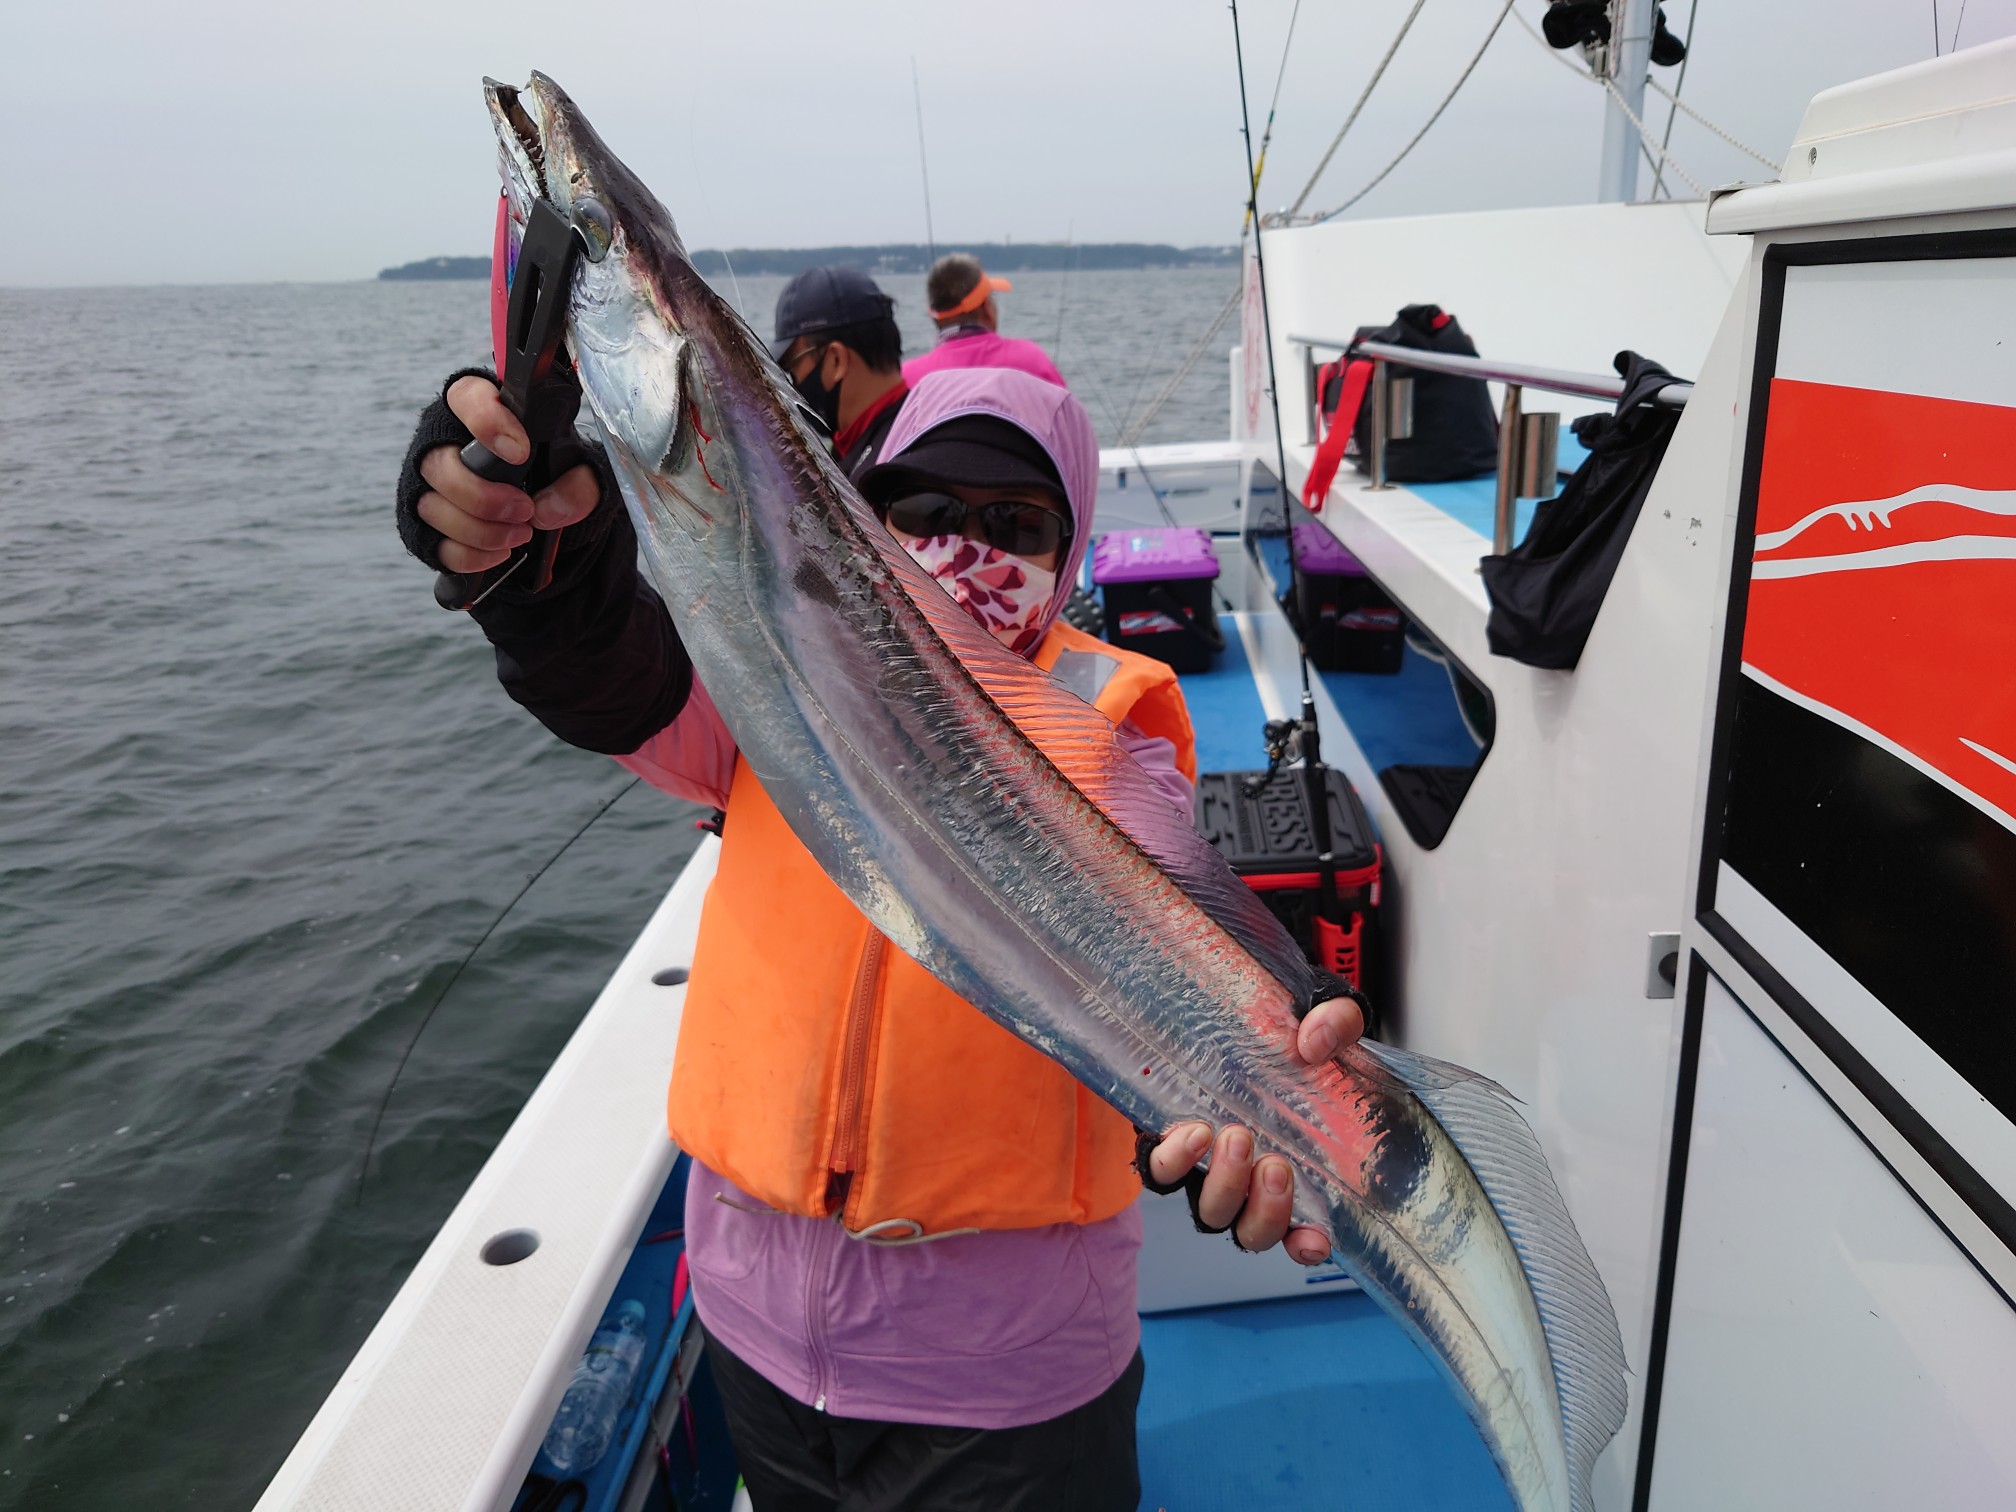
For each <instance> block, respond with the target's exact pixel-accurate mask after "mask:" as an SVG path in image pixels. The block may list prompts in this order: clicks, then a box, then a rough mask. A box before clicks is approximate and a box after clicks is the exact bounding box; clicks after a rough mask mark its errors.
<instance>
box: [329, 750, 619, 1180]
mask: <svg viewBox="0 0 2016 1512" xmlns="http://www.w3.org/2000/svg"><path fill="white" fill-rule="evenodd" d="M642 780H643V779H642V778H638V777H632V778H631V779H630V780H629V781H628V782H626V783H624V784H623V786H621V787H620V788H618V789H616V791H615V792H613V793H611V794H610V795H609V796H608V797H607V798H605V799H603V800H602V805H601V807H600V808H598V809H596V810H595V812H594V813H592V814H590V815H589V816H588V818H587V820H586V821H585V822H584V823H583V824H582V826H581V827H580V828H579V829H577V830H576V831H574V833H573V834H571V835H569V836H568V837H567V840H566V843H565V844H563V845H562V846H561V847H560V849H558V850H557V851H555V852H553V854H552V855H550V856H548V857H547V858H546V860H545V861H544V862H543V863H542V864H541V865H540V867H539V869H538V870H537V871H535V872H534V873H532V875H531V876H529V877H527V878H526V879H525V885H524V886H523V887H521V888H519V889H518V891H517V892H516V893H514V894H512V897H511V901H510V902H509V903H506V904H505V905H504V908H503V911H502V912H501V913H499V914H498V915H497V917H496V918H494V919H492V920H491V921H490V927H489V928H488V929H486V930H484V931H483V933H482V934H480V935H478V936H477V937H476V943H475V944H474V945H471V946H470V947H469V952H468V954H466V955H465V956H463V957H462V959H461V960H460V961H458V962H456V964H455V969H454V970H453V971H452V972H450V973H449V975H448V980H447V982H446V983H444V984H443V985H442V988H441V990H440V991H439V992H437V993H435V994H434V1001H433V1002H431V1003H429V1004H428V1005H427V1011H426V1012H425V1013H423V1014H421V1015H420V1022H419V1024H418V1025H416V1026H415V1027H414V1030H413V1037H412V1038H411V1039H409V1040H407V1041H406V1048H405V1050H404V1051H402V1052H401V1053H400V1056H399V1064H398V1065H396V1066H394V1067H393V1068H392V1079H391V1080H390V1081H388V1082H387V1083H385V1095H384V1096H383V1097H381V1098H379V1099H378V1112H377V1115H376V1116H375V1117H373V1118H372V1120H371V1133H370V1134H369V1136H368V1137H366V1139H365V1141H364V1159H363V1162H362V1163H361V1164H360V1165H359V1166H358V1167H357V1198H356V1203H355V1206H358V1207H362V1206H363V1205H364V1183H365V1181H366V1179H367V1178H368V1177H369V1176H370V1174H371V1151H372V1150H373V1149H375V1148H376V1147H377V1144H378V1129H379V1126H380V1125H381V1124H383V1123H384V1122H385V1110H386V1109H387V1108H389V1107H391V1106H392V1093H393V1090H394V1089H395V1088H397V1087H398V1085H399V1078H400V1077H401V1076H402V1075H403V1074H404V1073H405V1070H406V1062H407V1061H409V1060H411V1059H412V1058H413V1051H414V1048H415V1047H416V1046H417V1045H418V1044H419V1043H420V1036H421V1035H423V1034H425V1033H426V1032H427V1026H428V1025H429V1024H431V1023H432V1022H433V1021H434V1010H435V1009H437V1008H439V1007H440V1006H441V1005H442V1004H443V1003H444V1002H446V1001H447V1000H448V994H449V993H450V992H451V991H453V990H454V987H455V984H456V983H457V982H459V981H461V980H462V973H463V972H464V971H466V970H468V969H469V963H470V962H471V961H473V960H475V959H476V952H477V951H479V950H481V949H482V948H483V947H484V945H485V944H486V943H488V941H489V939H490V936H492V935H493V934H495V933H496V932H497V926H498V925H500V924H502V923H503V922H504V921H505V920H506V919H507V918H509V917H510V916H511V910H512V909H514V908H516V907H517V906H518V904H519V903H520V901H522V900H523V898H524V896H525V894H527V893H528V892H530V891H532V884H533V883H535V882H537V881H538V880H539V879H540V878H541V877H543V876H545V875H546V873H547V872H549V871H550V870H552V868H553V866H554V864H555V863H556V862H557V861H559V859H560V858H561V857H562V856H564V855H566V854H567V852H568V851H569V850H571V849H572V848H573V845H574V842H575V841H576V840H579V839H580V838H581V837H582V836H583V835H585V834H587V833H588V831H589V830H590V829H591V828H592V827H593V826H594V824H595V821H596V820H597V819H600V818H601V817H602V816H603V815H604V814H606V813H608V812H609V810H610V809H612V808H614V807H615V806H616V800H617V799H618V798H621V797H622V796H623V795H624V794H625V793H627V792H629V791H630V789H632V788H634V787H635V786H637V784H638V783H639V782H640V781H642Z"/></svg>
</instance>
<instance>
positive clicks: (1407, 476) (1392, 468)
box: [1320, 304, 1498, 483]
mask: <svg viewBox="0 0 2016 1512" xmlns="http://www.w3.org/2000/svg"><path fill="white" fill-rule="evenodd" d="M1352 339H1353V342H1354V343H1356V342H1360V341H1378V342H1383V343H1385V344H1386V345H1389V346H1404V347H1414V348H1417V349H1418V350H1421V351H1425V352H1452V353H1454V354H1456V355H1457V356H1460V357H1475V356H1476V355H1477V344H1476V343H1475V342H1474V341H1472V340H1471V339H1470V338H1469V337H1468V336H1467V335H1465V334H1464V331H1463V327H1462V325H1461V324H1459V323H1458V321H1457V319H1456V317H1455V316H1454V315H1450V314H1448V313H1446V312H1445V311H1444V310H1443V309H1442V308H1441V307H1440V306H1439V305H1432V304H1422V305H1409V306H1407V308H1406V309H1404V310H1402V311H1401V312H1400V314H1399V316H1398V317H1397V318H1396V319H1395V320H1394V322H1393V323H1392V324H1391V325H1388V326H1360V327H1359V328H1358V332H1357V335H1356V336H1354V337H1353V338H1352ZM1349 360H1350V358H1349V356H1348V354H1347V356H1346V358H1345V359H1343V360H1340V361H1338V362H1335V363H1331V364H1329V365H1328V366H1327V367H1325V368H1324V370H1323V372H1322V374H1321V377H1320V382H1321V393H1322V400H1323V413H1324V414H1325V415H1326V416H1328V415H1332V414H1334V413H1335V412H1336V408H1337V401H1338V397H1339V396H1340V395H1341V394H1342V392H1343V387H1344V367H1345V363H1346V362H1348V361H1349ZM1361 360H1362V359H1361ZM1402 371H1403V372H1404V370H1402ZM1404 376H1407V377H1410V378H1412V379H1413V380H1414V434H1413V435H1412V436H1411V437H1409V438H1408V439H1407V440H1405V441H1388V442H1387V443H1386V481H1387V482H1389V483H1450V482H1454V481H1455V480H1456V479H1458V478H1475V477H1480V476H1482V475H1483V474H1485V473H1489V472H1492V471H1494V470H1495V469H1496V468H1497V466H1498V417H1497V416H1496V415H1494V414H1493V413H1492V412H1491V393H1490V390H1489V389H1487V388H1486V387H1485V386H1484V380H1483V379H1481V378H1458V377H1456V376H1455V375H1454V374H1451V373H1404ZM1351 440H1352V444H1353V446H1354V447H1355V448H1356V451H1357V456H1356V457H1355V458H1354V459H1353V460H1354V461H1355V463H1356V464H1357V467H1358V470H1359V471H1360V472H1366V471H1368V470H1369V469H1370V467H1371V456H1372V406H1371V405H1370V404H1365V405H1362V406H1361V407H1360V408H1359V411H1358V415H1357V418H1356V420H1355V422H1354V423H1353V425H1352V428H1351Z"/></svg>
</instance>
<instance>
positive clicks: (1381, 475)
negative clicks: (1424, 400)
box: [1288, 336, 1694, 555]
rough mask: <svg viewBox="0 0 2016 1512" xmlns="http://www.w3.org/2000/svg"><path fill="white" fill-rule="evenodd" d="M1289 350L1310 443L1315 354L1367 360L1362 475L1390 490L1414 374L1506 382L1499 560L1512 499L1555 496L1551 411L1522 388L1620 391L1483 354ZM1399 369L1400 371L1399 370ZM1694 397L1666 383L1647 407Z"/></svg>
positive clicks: (1318, 421)
mask: <svg viewBox="0 0 2016 1512" xmlns="http://www.w3.org/2000/svg"><path fill="white" fill-rule="evenodd" d="M1288 342H1289V345H1291V346H1295V347H1299V348H1301V351H1302V376H1303V388H1304V393H1305V395H1306V398H1307V404H1306V406H1305V421H1306V434H1305V436H1304V438H1303V439H1304V442H1305V443H1306V444H1308V445H1311V446H1313V445H1315V443H1316V439H1317V436H1318V434H1319V432H1320V428H1321V425H1322V399H1323V396H1322V395H1321V394H1320V393H1318V392H1317V387H1316V353H1317V352H1319V351H1332V352H1343V351H1348V352H1350V353H1351V354H1352V355H1354V356H1357V357H1368V358H1370V359H1371V361H1372V377H1371V381H1370V385H1369V388H1368V391H1367V395H1366V397H1367V401H1368V404H1369V407H1370V410H1371V417H1370V436H1369V446H1368V452H1369V455H1368V456H1367V457H1366V459H1365V461H1366V471H1367V472H1368V473H1370V474H1371V479H1372V482H1371V486H1372V487H1373V488H1375V489H1385V488H1390V487H1392V486H1393V485H1392V484H1390V483H1388V482H1387V481H1386V444H1387V443H1388V442H1389V441H1405V440H1407V439H1408V438H1409V437H1411V436H1412V435H1413V434H1414V380H1413V377H1412V376H1411V375H1412V374H1413V373H1449V374H1452V375H1454V376H1456V377H1459V378H1481V379H1484V380H1485V381H1486V382H1490V383H1502V384H1504V385H1505V404H1504V408H1503V410H1502V411H1501V413H1500V415H1499V418H1498V498H1497V507H1496V509H1495V511H1494V513H1493V517H1492V527H1491V549H1492V550H1493V551H1494V552H1497V553H1499V554H1500V555H1503V554H1504V553H1505V552H1507V551H1510V550H1511V549H1512V536H1513V529H1514V520H1515V519H1516V510H1517V501H1518V500H1520V499H1522V498H1524V499H1532V498H1542V497H1546V496H1548V495H1551V494H1552V493H1553V491H1554V479H1555V472H1556V457H1557V453H1558V448H1559V445H1560V439H1561V417H1560V416H1559V415H1558V414H1554V413H1550V412H1545V411H1538V410H1527V409H1525V407H1524V403H1525V390H1527V389H1529V388H1530V389H1540V390H1542V391H1543V392H1546V393H1550V394H1574V395H1576V396H1578V397H1580V398H1584V399H1617V398H1620V397H1622V395H1623V393H1624V380H1623V379H1622V378H1619V377H1616V376H1614V375H1612V374H1607V373H1577V372H1573V371H1571V370H1569V369H1567V368H1549V367H1537V366H1534V365H1532V364H1529V363H1519V362H1499V361H1496V360H1495V359H1492V358H1489V357H1463V356H1459V355H1457V354H1456V353H1453V352H1424V351H1421V350H1419V349H1418V348H1415V347H1403V346H1393V345H1390V344H1389V343H1386V342H1381V341H1359V342H1351V341H1336V340H1332V339H1330V338H1328V337H1323V336H1290V337H1289V338H1288ZM1401 370H1405V371H1401ZM1693 392H1694V385H1693V384H1691V383H1681V382H1677V381H1676V382H1673V383H1669V384H1667V385H1666V386H1665V387H1664V388H1662V389H1660V390H1659V391H1658V393H1656V394H1654V395H1653V396H1652V402H1653V403H1654V404H1657V405H1660V406H1663V407H1665V408H1668V409H1680V408H1681V407H1683V406H1684V405H1685V404H1686V403H1687V397H1688V395H1690V394H1692V393H1693Z"/></svg>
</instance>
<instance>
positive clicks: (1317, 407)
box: [1302, 344, 1323, 446]
mask: <svg viewBox="0 0 2016 1512" xmlns="http://www.w3.org/2000/svg"><path fill="white" fill-rule="evenodd" d="M1302 391H1303V393H1304V394H1306V395H1307V396H1308V401H1309V402H1308V403H1307V404H1305V405H1303V407H1302V419H1303V422H1304V430H1305V431H1306V432H1307V434H1305V435H1304V436H1303V438H1302V441H1303V444H1304V445H1305V446H1314V445H1315V444H1316V442H1317V440H1318V438H1319V437H1320V435H1321V434H1322V429H1323V391H1322V390H1321V389H1319V388H1317V387H1316V348H1314V347H1313V346H1309V345H1307V344H1305V345H1304V346H1303V348H1302Z"/></svg>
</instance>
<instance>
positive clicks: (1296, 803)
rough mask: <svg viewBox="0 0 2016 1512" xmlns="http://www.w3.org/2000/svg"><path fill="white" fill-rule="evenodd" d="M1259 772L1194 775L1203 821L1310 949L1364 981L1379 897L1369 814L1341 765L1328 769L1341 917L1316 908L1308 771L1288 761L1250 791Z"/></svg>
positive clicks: (1324, 962)
mask: <svg viewBox="0 0 2016 1512" xmlns="http://www.w3.org/2000/svg"><path fill="white" fill-rule="evenodd" d="M1260 775H1261V774H1260V773H1258V772H1206V773H1204V774H1203V775H1202V776H1200V777H1199V778H1198V779H1197V799H1196V814H1197V828H1198V830H1199V831H1201V832H1202V833H1203V835H1204V838H1205V839H1207V840H1209V841H1210V842H1211V843H1212V844H1213V845H1215V846H1216V847H1217V848H1218V850H1219V853H1220V854H1221V855H1223V856H1224V857H1225V859H1226V860H1227V861H1229V862H1231V863H1232V870H1233V871H1235V872H1237V873H1238V874H1239V875H1240V876H1241V877H1243V878H1244V879H1245V881H1246V885H1247V886H1248V887H1250V888H1252V889H1253V890H1254V891H1255V892H1257V893H1258V894H1260V897H1261V899H1262V901H1264V902H1265V903H1266V904H1267V906H1268V908H1269V909H1271V910H1272V911H1273V913H1274V916H1275V917H1276V918H1278V919H1280V921H1281V922H1282V923H1283V924H1284V925H1286V926H1287V928H1288V932H1289V933H1290V934H1291V935H1293V936H1294V937H1295V939H1296V941H1297V942H1298V943H1299V944H1301V946H1302V947H1303V949H1305V950H1307V951H1308V952H1309V956H1310V959H1311V960H1313V961H1315V962H1316V963H1317V964H1318V965H1320V966H1322V967H1324V968H1325V969H1326V970H1329V971H1334V972H1336V973H1337V975H1338V976H1341V977H1343V978H1344V980H1345V981H1347V982H1349V983H1350V984H1351V985H1352V986H1354V987H1356V988H1358V989H1359V990H1360V991H1361V992H1362V991H1367V990H1368V988H1367V985H1366V982H1367V963H1368V958H1369V956H1370V954H1371V950H1372V945H1373V935H1374V925H1375V923H1376V918H1377V913H1376V910H1377V909H1378V907H1379V868H1380V863H1381V857H1380V852H1379V846H1378V844H1377V843H1376V842H1375V841H1374V840H1373V839H1372V821H1371V819H1370V818H1369V817H1368V816H1367V814H1366V812H1365V806H1364V805H1363V804H1362V803H1360V802H1359V801H1358V794H1357V793H1356V791H1354V790H1353V788H1352V786H1351V784H1350V782H1349V781H1348V780H1347V779H1346V778H1345V776H1344V774H1343V773H1342V772H1336V771H1329V772H1325V773H1324V777H1325V778H1326V779H1327V785H1328V790H1329V800H1330V844H1331V847H1332V849H1331V854H1332V855H1333V856H1334V857H1336V864H1337V903H1338V918H1337V919H1336V920H1335V921H1333V920H1330V919H1325V918H1322V917H1321V916H1319V914H1318V913H1317V908H1316V904H1317V895H1318V892H1319V889H1320V887H1321V882H1322V878H1321V874H1320V873H1319V871H1318V869H1317V866H1318V859H1319V856H1320V852H1318V850H1317V849H1316V831H1315V825H1314V824H1313V823H1312V816H1311V814H1310V809H1309V784H1308V778H1307V777H1306V776H1305V774H1304V773H1302V772H1301V771H1299V770H1296V769H1294V768H1284V769H1283V770H1281V771H1278V772H1276V773H1275V774H1274V776H1273V778H1272V780H1270V781H1269V782H1268V783H1267V785H1266V786H1265V787H1263V788H1261V789H1260V791H1259V792H1258V793H1256V794H1254V795H1252V796H1251V797H1249V796H1247V793H1246V787H1245V785H1246V783H1247V782H1248V781H1249V780H1251V779H1253V778H1257V777H1259V776H1260Z"/></svg>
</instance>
